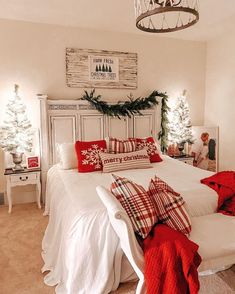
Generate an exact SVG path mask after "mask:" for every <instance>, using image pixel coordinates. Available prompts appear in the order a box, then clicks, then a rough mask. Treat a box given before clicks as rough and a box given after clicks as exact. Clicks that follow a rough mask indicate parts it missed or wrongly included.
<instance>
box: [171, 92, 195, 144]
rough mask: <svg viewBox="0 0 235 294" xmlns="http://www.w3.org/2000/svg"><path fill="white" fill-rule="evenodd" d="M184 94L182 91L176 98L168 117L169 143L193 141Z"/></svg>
mask: <svg viewBox="0 0 235 294" xmlns="http://www.w3.org/2000/svg"><path fill="white" fill-rule="evenodd" d="M185 94H186V93H185V92H184V93H183V95H182V96H180V97H179V98H178V99H177V101H176V104H175V106H174V108H173V110H172V113H171V118H170V119H169V142H171V143H177V144H184V143H186V142H188V143H193V134H192V125H191V120H190V113H189V105H188V102H187V99H186V96H185Z"/></svg>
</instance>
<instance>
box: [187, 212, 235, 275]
mask: <svg viewBox="0 0 235 294" xmlns="http://www.w3.org/2000/svg"><path fill="white" fill-rule="evenodd" d="M190 240H192V241H194V242H195V243H197V244H198V245H199V254H200V255H201V257H202V263H201V265H200V267H199V269H198V270H199V272H204V271H208V270H217V269H220V268H223V267H227V266H228V265H231V264H235V217H233V216H226V215H223V214H221V213H214V214H210V215H205V216H200V217H194V218H192V232H191V234H190Z"/></svg>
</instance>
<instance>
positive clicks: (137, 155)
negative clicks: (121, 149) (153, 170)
mask: <svg viewBox="0 0 235 294" xmlns="http://www.w3.org/2000/svg"><path fill="white" fill-rule="evenodd" d="M100 158H101V162H102V165H103V172H104V173H110V172H114V171H118V170H126V169H136V168H138V169H139V168H150V167H152V166H151V163H150V161H149V156H148V154H147V151H146V150H140V151H135V152H130V153H120V154H109V153H103V152H100Z"/></svg>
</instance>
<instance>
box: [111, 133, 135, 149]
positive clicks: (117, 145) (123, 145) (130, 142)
mask: <svg viewBox="0 0 235 294" xmlns="http://www.w3.org/2000/svg"><path fill="white" fill-rule="evenodd" d="M107 149H108V153H128V152H134V151H136V139H127V140H119V139H116V138H112V137H109V138H107Z"/></svg>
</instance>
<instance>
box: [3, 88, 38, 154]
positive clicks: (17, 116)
mask: <svg viewBox="0 0 235 294" xmlns="http://www.w3.org/2000/svg"><path fill="white" fill-rule="evenodd" d="M18 90H19V86H18V85H15V95H14V97H13V98H11V99H9V102H8V104H7V110H6V118H5V120H4V126H3V127H2V132H3V134H2V135H1V137H0V146H1V147H2V148H3V149H4V150H5V151H8V152H11V153H13V154H15V153H23V152H25V151H29V152H30V151H31V150H32V140H33V137H32V131H31V124H30V121H29V120H28V118H27V115H26V107H25V105H24V104H23V103H22V101H21V98H20V97H19V95H18Z"/></svg>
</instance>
